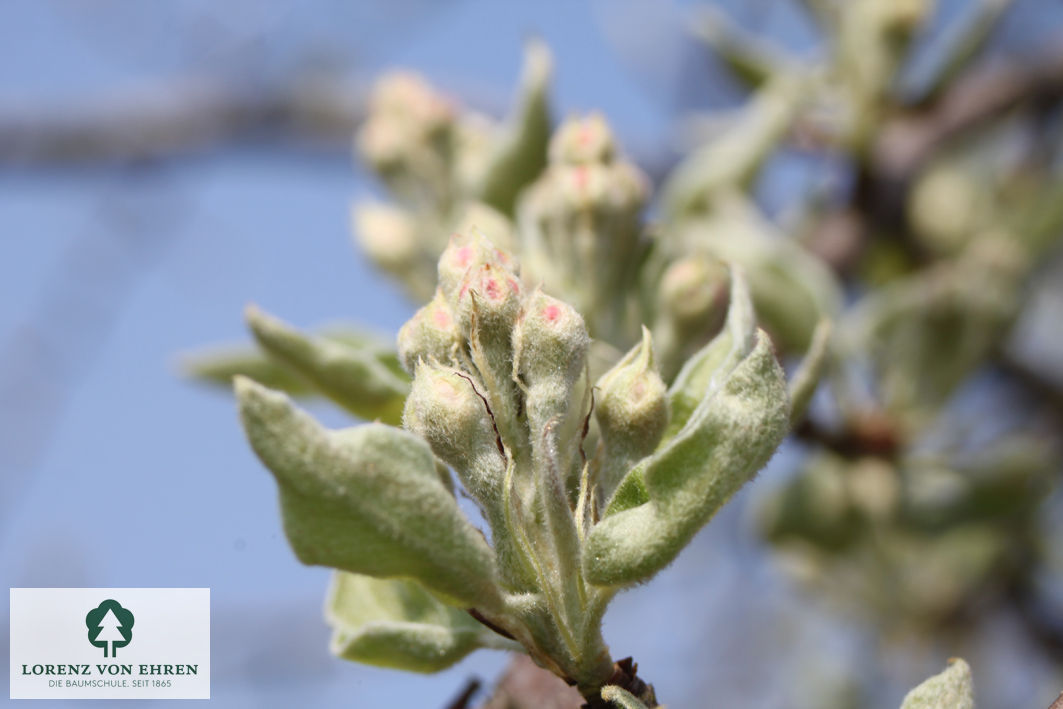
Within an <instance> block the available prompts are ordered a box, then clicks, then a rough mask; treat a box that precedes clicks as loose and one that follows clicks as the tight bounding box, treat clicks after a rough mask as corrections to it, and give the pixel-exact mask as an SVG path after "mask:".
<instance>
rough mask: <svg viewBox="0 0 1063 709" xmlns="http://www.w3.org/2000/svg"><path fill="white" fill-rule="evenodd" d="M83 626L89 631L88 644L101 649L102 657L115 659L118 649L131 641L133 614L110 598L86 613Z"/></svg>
mask: <svg viewBox="0 0 1063 709" xmlns="http://www.w3.org/2000/svg"><path fill="white" fill-rule="evenodd" d="M85 625H86V627H88V629H89V642H90V643H91V644H92V645H94V646H95V647H102V648H103V656H104V657H116V656H117V653H118V648H120V647H125V646H126V645H128V644H129V641H130V640H132V639H133V613H132V612H131V611H128V610H126V609H125V608H123V607H122V604H121V603H119V602H118V601H115V600H113V599H110V598H108V599H107V600H106V601H104V602H103V603H101V604H100V605H98V606H96V607H95V608H93V609H92V610H91V611H89V612H88V615H86V616H85ZM108 646H110V653H108V652H107V650H108Z"/></svg>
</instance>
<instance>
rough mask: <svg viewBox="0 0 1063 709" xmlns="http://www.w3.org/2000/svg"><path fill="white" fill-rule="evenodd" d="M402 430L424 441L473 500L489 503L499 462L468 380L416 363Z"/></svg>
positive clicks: (486, 416)
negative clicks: (452, 470) (450, 469)
mask: <svg viewBox="0 0 1063 709" xmlns="http://www.w3.org/2000/svg"><path fill="white" fill-rule="evenodd" d="M402 425H403V427H405V428H406V429H407V430H408V431H411V432H413V433H416V434H417V435H419V436H421V437H422V438H424V439H425V440H426V441H428V445H430V446H431V447H432V452H433V453H435V454H436V456H438V457H439V458H440V459H441V460H442V461H443V462H445V463H446V464H447V465H449V466H451V467H452V468H454V471H455V472H456V473H457V474H458V477H459V478H460V479H461V481H462V484H464V485H465V487H466V489H467V490H468V491H469V493H470V494H471V495H472V496H473V497H475V498H476V499H477V500H479V501H480V502H481V503H483V504H488V505H490V504H494V502H495V500H496V498H497V496H498V494H499V492H500V491H501V484H502V476H503V475H504V473H505V463H504V459H503V458H502V456H501V455H500V452H499V449H498V445H497V443H496V441H497V437H496V434H495V430H494V426H493V425H492V423H491V417H490V415H489V414H488V413H487V406H486V405H485V404H484V401H483V399H482V398H481V397H480V395H479V394H478V393H477V392H476V389H475V388H474V386H473V380H472V378H471V377H469V376H468V375H464V374H461V373H460V372H459V371H458V370H455V369H451V368H449V367H445V366H442V365H440V364H439V363H438V362H434V361H425V360H422V361H421V362H420V363H418V365H417V369H416V373H415V375H414V378H413V386H412V388H411V389H410V395H409V396H408V397H407V398H406V407H405V409H404V411H403V414H402Z"/></svg>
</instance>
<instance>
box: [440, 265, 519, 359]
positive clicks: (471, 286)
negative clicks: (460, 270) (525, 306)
mask: <svg viewBox="0 0 1063 709" xmlns="http://www.w3.org/2000/svg"><path fill="white" fill-rule="evenodd" d="M522 296H523V293H522V292H521V285H520V281H519V280H518V279H517V277H516V276H515V275H514V274H513V273H512V272H510V271H508V270H506V269H505V268H500V267H498V266H497V265H495V264H493V263H485V264H483V265H482V266H480V267H479V268H477V269H475V270H470V271H469V272H467V273H466V274H465V278H464V279H463V280H462V282H461V286H460V287H459V288H458V293H457V297H456V308H457V319H458V325H459V327H460V328H461V332H462V333H463V334H464V335H465V336H466V337H468V338H469V339H470V340H471V339H473V338H472V330H473V328H474V327H475V328H478V329H479V330H480V331H481V332H480V333H479V335H480V337H479V338H478V339H480V340H481V341H482V340H483V335H484V334H486V333H487V332H492V333H496V334H504V336H505V337H504V339H505V341H506V343H507V344H508V342H509V339H510V338H509V332H510V330H512V328H513V325H514V323H515V322H516V321H517V315H518V314H519V313H520V305H521V298H522Z"/></svg>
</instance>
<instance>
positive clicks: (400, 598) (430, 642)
mask: <svg viewBox="0 0 1063 709" xmlns="http://www.w3.org/2000/svg"><path fill="white" fill-rule="evenodd" d="M325 619H326V620H327V621H328V623H329V625H330V626H332V628H333V634H332V642H331V649H332V652H333V653H334V654H336V655H337V656H339V657H342V658H343V659H345V660H352V661H354V662H362V663H365V664H367V665H377V666H379V667H391V668H394V669H400V670H409V671H411V672H439V671H440V670H444V669H446V668H447V667H450V666H451V665H453V664H454V663H455V662H458V661H459V660H461V659H462V658H463V657H465V656H466V655H468V654H469V653H470V652H472V651H473V650H476V649H478V648H482V647H491V648H498V649H507V650H511V649H516V648H517V647H518V646H517V645H516V643H514V642H513V641H510V640H506V639H505V638H503V637H502V636H501V635H498V634H497V633H494V632H493V631H491V630H489V629H488V628H487V627H485V626H484V625H482V624H480V623H478V622H477V621H476V620H474V619H473V617H472V616H471V615H469V614H468V613H467V612H465V611H464V610H461V609H458V608H453V607H451V606H448V605H446V604H444V603H442V602H441V601H439V600H438V599H437V598H435V597H434V596H433V595H432V594H431V593H429V592H428V591H427V590H425V588H424V587H423V586H421V585H420V584H418V583H416V582H414V581H409V580H406V579H375V578H372V577H371V576H363V575H361V574H349V573H346V572H343V571H338V572H336V573H335V574H334V575H333V578H332V586H331V587H330V589H329V594H328V599H327V601H326V603H325Z"/></svg>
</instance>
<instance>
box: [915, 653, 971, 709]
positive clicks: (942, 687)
mask: <svg viewBox="0 0 1063 709" xmlns="http://www.w3.org/2000/svg"><path fill="white" fill-rule="evenodd" d="M901 709H974V685H973V683H972V681H971V668H970V666H968V664H967V663H966V662H964V661H963V660H961V659H959V658H953V659H952V660H949V666H948V668H947V669H946V670H945V671H944V672H942V673H941V674H937V675H934V676H933V677H931V678H930V679H928V680H926V681H925V682H923V683H922V684H921V685H919V686H918V687H916V688H915V689H913V690H912V691H910V692H908V694H907V695H906V696H905V697H904V702H903V703H902V704H901Z"/></svg>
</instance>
